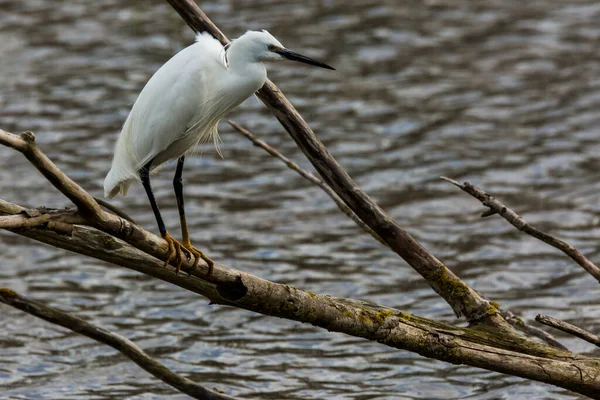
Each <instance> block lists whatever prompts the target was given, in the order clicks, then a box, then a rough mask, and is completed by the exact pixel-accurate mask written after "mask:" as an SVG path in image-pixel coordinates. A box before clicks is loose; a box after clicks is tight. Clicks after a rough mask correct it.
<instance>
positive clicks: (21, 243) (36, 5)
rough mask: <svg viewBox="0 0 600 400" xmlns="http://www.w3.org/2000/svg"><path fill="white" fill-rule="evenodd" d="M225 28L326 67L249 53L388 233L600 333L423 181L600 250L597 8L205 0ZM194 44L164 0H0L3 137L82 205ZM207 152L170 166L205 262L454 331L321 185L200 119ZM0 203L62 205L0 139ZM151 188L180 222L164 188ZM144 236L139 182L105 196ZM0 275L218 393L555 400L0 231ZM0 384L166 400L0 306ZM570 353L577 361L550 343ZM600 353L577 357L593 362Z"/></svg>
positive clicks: (148, 382)
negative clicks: (400, 233) (35, 148)
mask: <svg viewBox="0 0 600 400" xmlns="http://www.w3.org/2000/svg"><path fill="white" fill-rule="evenodd" d="M201 6H202V8H203V10H204V11H205V12H207V13H208V14H209V16H210V17H211V18H212V19H213V20H214V21H215V22H216V23H217V24H218V25H219V26H220V27H221V28H222V29H223V30H224V31H225V32H226V33H227V34H228V35H229V36H230V37H236V36H238V35H239V34H241V33H243V32H244V31H245V30H246V29H262V28H265V29H268V30H269V31H270V32H271V33H273V34H274V35H275V36H276V37H278V38H279V39H280V40H281V42H282V43H283V44H284V45H286V46H287V47H289V48H291V49H294V50H297V51H301V52H304V53H306V54H308V55H310V56H313V57H315V58H319V59H323V61H325V62H327V63H329V64H332V65H334V66H336V67H337V69H338V70H337V72H335V73H332V72H330V71H326V70H320V69H311V68H308V67H305V66H302V65H299V64H292V63H279V64H277V65H269V66H268V70H269V76H270V77H271V79H272V80H273V81H275V82H276V83H277V84H278V85H280V87H281V88H282V90H283V91H284V92H285V93H286V94H287V95H288V96H289V97H290V99H291V100H292V101H293V103H294V104H295V105H296V106H297V107H298V109H299V110H300V112H301V113H302V114H303V115H304V117H305V119H306V120H307V121H309V122H310V124H311V126H312V127H313V128H314V129H315V131H316V132H317V134H318V136H319V137H320V138H321V139H322V140H323V142H324V143H325V144H326V145H327V146H328V147H329V149H330V150H331V152H332V153H333V154H334V155H335V156H336V157H337V159H338V160H339V161H340V162H341V164H342V165H343V166H345V167H346V168H347V169H348V171H349V172H350V173H351V175H352V176H353V177H354V178H355V179H356V180H357V182H359V184H360V185H361V186H362V187H363V188H365V189H366V190H367V192H368V193H369V194H371V195H372V196H373V197H374V198H375V199H376V200H377V201H378V202H379V203H380V204H381V205H382V207H384V208H385V209H386V210H387V211H388V212H389V213H390V214H391V215H392V216H393V217H394V218H395V219H396V221H398V223H399V224H400V225H402V226H403V227H404V228H406V229H407V230H408V231H409V232H411V233H412V234H414V235H415V236H416V237H417V238H418V239H419V240H420V241H422V242H423V243H424V244H425V246H426V247H427V248H428V249H429V250H431V251H432V252H433V253H434V254H435V255H437V256H438V257H440V258H441V259H442V260H443V261H445V262H446V263H447V265H448V266H450V267H451V269H452V270H453V271H455V272H456V273H457V274H459V275H460V276H461V277H462V278H463V279H465V280H466V281H467V282H468V283H469V284H470V285H472V286H473V287H474V288H476V289H478V290H479V291H481V292H482V293H484V294H485V295H487V296H488V297H490V298H492V299H494V300H496V301H499V302H500V303H501V304H502V305H504V306H505V307H507V308H510V309H512V310H513V311H515V312H518V313H520V314H521V315H522V316H523V317H525V318H527V319H532V318H533V317H534V316H535V315H536V314H537V313H546V314H551V315H553V316H556V317H559V318H562V319H567V320H569V321H571V322H574V323H578V324H581V325H583V326H585V327H587V328H588V329H590V330H592V331H596V332H598V331H599V330H600V308H599V307H598V303H599V298H600V291H599V289H598V284H597V282H596V283H595V282H594V280H593V279H592V278H591V277H590V276H589V275H587V274H586V273H585V272H583V271H582V270H581V268H579V267H578V266H576V265H574V264H573V263H572V262H570V260H568V259H566V258H565V257H564V256H563V255H561V254H560V253H558V252H557V251H555V250H554V249H552V248H549V247H547V246H546V245H543V244H541V243H540V242H538V241H536V240H534V239H531V238H528V237H526V236H524V235H523V234H521V233H519V232H517V231H516V230H515V229H514V228H512V227H511V226H509V225H508V224H507V223H506V222H505V221H503V220H500V219H499V218H487V219H480V218H479V213H480V212H481V210H482V207H481V206H480V205H479V204H478V203H477V202H476V201H475V200H474V199H472V198H470V197H469V196H467V195H466V194H464V193H462V192H460V191H458V190H457V189H456V188H454V187H451V186H450V185H448V184H446V183H444V182H441V181H440V179H439V178H438V177H439V176H440V175H447V176H450V177H454V178H457V179H461V180H472V181H474V182H476V183H478V184H480V185H481V186H482V187H484V188H485V189H486V190H488V191H489V192H491V193H493V194H495V195H497V196H499V197H501V199H502V200H504V201H505V202H506V203H507V204H509V205H512V206H513V207H514V208H515V210H517V211H518V212H520V213H522V214H523V215H524V216H525V217H526V218H527V219H528V220H529V221H530V222H534V223H536V224H537V225H538V226H539V227H541V228H543V229H545V230H548V231H549V232H552V233H554V234H556V235H559V236H560V237H562V238H564V239H567V240H568V241H570V242H571V243H573V244H574V245H576V246H578V247H579V248H581V249H582V250H583V251H584V252H585V253H586V254H588V255H589V256H590V257H591V258H592V259H593V260H596V261H597V260H599V259H600V254H599V252H598V240H599V238H600V229H599V227H598V225H599V221H600V219H599V217H600V174H599V173H598V170H599V169H600V157H599V156H598V154H599V153H600V140H599V139H598V138H599V125H600V116H599V115H600V113H599V111H598V110H599V108H600V56H599V55H598V54H599V53H598V48H599V45H600V25H599V24H598V21H599V18H600V4H599V3H597V2H595V1H592V0H579V1H568V2H564V1H552V0H546V1H510V0H509V1H507V0H485V1H484V0H482V1H466V0H465V1H453V2H444V1H437V0H432V1H406V2H400V1H395V0H394V1H392V0H389V1H385V0H381V1H375V0H372V1H358V0H352V1H348V0H344V1H342V0H329V1H325V0H324V1H309V2H296V1H294V2H292V1H289V2H283V1H255V2H250V1H219V2H206V3H202V4H201ZM192 40H193V35H192V33H191V31H190V30H189V29H188V28H187V27H186V26H185V25H184V23H183V22H182V21H181V19H180V18H179V17H178V16H177V15H176V14H175V12H174V11H173V10H172V9H171V8H170V7H169V6H168V5H167V4H166V2H161V1H153V2H138V1H116V0H98V1H93V2H92V1H83V0H75V1H69V2H65V1H49V0H27V1H20V0H8V1H7V0H3V1H2V0H0V54H1V57H0V77H1V79H0V128H2V129H5V130H8V131H12V132H20V131H24V130H32V131H34V132H36V133H37V138H38V141H39V143H40V146H41V147H42V149H43V150H44V151H45V152H46V153H47V154H48V155H49V156H50V157H51V158H52V159H53V160H54V161H55V162H56V163H57V164H58V165H59V166H60V167H61V168H62V169H63V170H64V171H65V172H67V173H68V174H69V175H70V176H71V177H73V178H74V179H76V180H77V181H78V182H79V183H81V184H82V185H83V186H84V187H85V188H86V189H88V190H89V191H91V192H92V193H94V194H96V195H101V191H102V190H101V185H102V180H103V177H104V175H105V174H106V172H107V170H108V168H109V164H110V158H111V154H112V148H113V145H114V142H115V139H116V135H117V132H118V129H119V127H120V125H121V124H122V122H123V120H124V119H125V117H126V116H127V113H128V111H129V108H130V106H131V103H132V102H133V101H134V100H135V97H136V95H137V93H138V92H139V91H140V90H141V88H142V87H143V85H144V83H145V82H146V80H147V79H148V78H149V77H150V76H151V74H152V73H153V72H154V71H155V70H156V69H158V68H159V66H160V65H161V64H162V63H164V62H165V61H166V60H167V59H168V58H169V57H170V56H171V55H173V54H174V53H175V52H177V51H178V50H179V49H181V48H183V47H184V46H186V45H188V44H189V43H191V42H192ZM232 118H233V119H234V120H236V121H238V122H240V123H243V124H245V125H246V126H248V127H250V128H251V129H252V130H253V131H254V132H255V133H257V134H258V135H260V136H261V137H262V138H263V139H265V140H266V141H268V142H269V143H271V144H272V145H275V146H276V147H277V148H278V149H280V150H281V151H282V152H283V153H285V154H286V155H287V156H289V157H291V158H292V159H294V160H296V161H298V162H299V163H300V164H301V165H303V166H306V167H308V166H309V165H308V162H307V161H305V159H304V157H303V155H302V154H301V152H300V151H299V150H298V149H297V148H296V147H295V144H294V143H293V142H292V140H291V139H290V138H289V137H288V136H287V134H286V133H285V132H284V131H283V129H282V128H281V127H280V126H279V125H278V123H277V122H276V121H275V120H274V119H273V118H272V117H271V116H270V114H269V113H268V111H266V109H265V107H263V106H262V105H261V104H260V103H259V102H258V101H257V100H255V99H250V100H249V101H247V102H246V103H245V104H243V105H242V106H241V107H240V108H239V109H238V110H237V111H235V112H234V113H233V114H232ZM220 131H221V136H222V139H223V145H222V151H223V154H224V159H220V158H219V157H218V155H217V154H216V153H215V151H214V150H213V149H210V148H206V149H205V150H204V151H203V152H202V154H198V155H196V156H193V157H188V163H187V165H186V169H185V173H184V177H185V181H186V194H187V199H186V202H187V207H188V219H189V222H190V223H191V229H192V237H193V238H194V239H195V242H196V243H197V244H198V247H200V248H203V249H205V250H206V251H207V253H208V254H209V255H211V256H212V257H213V258H215V259H216V260H218V261H220V262H223V263H225V264H227V265H231V266H233V267H236V268H241V269H244V270H246V271H248V272H251V273H254V274H257V275H259V276H261V277H264V278H267V279H271V280H275V281H278V282H284V283H287V284H290V285H295V286H298V287H301V288H304V289H307V290H311V291H314V292H318V293H323V294H330V295H335V296H346V297H353V298H360V299H365V300H369V301H373V302H378V303H382V304H385V305H388V306H393V307H397V308H400V309H403V310H405V311H409V312H412V313H416V314H420V315H423V316H427V317H431V318H435V319H438V320H443V321H447V322H455V319H454V316H453V314H452V311H451V310H450V308H449V307H448V306H447V305H446V304H445V303H444V302H443V301H442V300H441V299H440V298H439V297H438V296H436V295H435V294H434V293H433V292H432V290H431V289H430V288H429V287H428V286H427V285H426V284H425V283H424V282H423V280H422V279H421V278H420V277H419V276H418V275H417V274H416V273H415V272H414V271H413V270H412V269H411V268H410V267H409V266H407V265H406V263H404V262H403V261H402V260H400V259H399V258H398V257H397V256H395V255H394V254H393V253H391V252H390V251H389V250H387V249H386V248H384V247H383V246H381V245H379V244H378V243H376V242H375V241H374V240H372V239H371V238H370V237H369V236H368V235H366V234H364V233H363V232H362V231H360V230H359V229H358V228H357V227H356V226H354V224H353V223H352V222H351V221H350V220H349V219H347V218H346V217H345V216H344V215H342V214H340V213H339V212H338V210H337V208H336V207H335V205H334V204H333V203H332V202H331V201H330V200H329V198H327V197H326V195H325V194H324V193H323V192H321V191H320V190H319V189H317V188H315V187H314V186H312V185H311V184H310V183H308V182H306V181H304V180H303V179H302V178H300V177H298V176H297V175H295V173H294V172H292V171H290V170H287V169H286V168H285V167H283V166H282V165H281V164H280V163H279V162H278V161H276V160H275V159H273V158H271V157H270V156H268V155H267V154H266V153H264V152H263V151H261V150H260V149H258V148H256V147H253V146H252V145H251V144H250V143H249V142H248V141H247V140H246V139H245V138H243V137H241V136H239V135H238V134H236V133H234V132H233V131H232V129H231V128H230V127H229V126H228V125H227V124H221V129H220ZM0 168H1V169H0V188H1V190H2V195H1V197H2V198H4V199H6V200H9V201H13V202H16V203H19V204H22V205H26V206H31V207H35V206H40V205H46V206H52V207H63V206H66V205H68V202H67V201H66V200H65V198H64V197H63V196H61V195H60V194H58V193H57V191H56V190H54V189H53V188H51V187H50V185H49V184H48V183H47V182H46V181H45V180H44V179H43V178H42V177H41V176H40V175H39V173H37V172H36V171H35V170H34V169H33V168H32V167H31V166H30V165H29V164H28V163H27V162H26V161H25V160H24V158H23V157H22V156H21V155H19V154H16V153H15V152H13V151H9V150H7V149H4V148H0ZM173 172H174V164H170V165H169V166H168V167H167V168H165V169H164V170H163V171H162V172H161V173H160V174H159V175H158V176H157V177H156V178H155V179H154V180H153V183H154V187H155V189H156V193H157V197H158V201H159V203H160V204H161V206H162V210H163V216H164V217H165V219H166V221H167V225H168V228H169V229H170V230H171V231H173V232H178V218H177V210H176V208H175V200H174V196H173V194H172V188H171V179H172V173H173ZM115 204H117V205H118V206H121V207H123V208H124V209H125V210H127V211H128V212H129V213H130V214H131V215H132V216H133V217H134V218H136V219H137V220H138V222H139V223H141V224H142V225H143V226H144V227H146V228H147V229H151V230H153V231H154V232H156V231H157V228H156V225H155V221H154V217H153V215H152V213H151V210H150V207H149V205H148V202H147V199H146V197H145V194H144V191H143V189H142V188H141V186H135V187H133V188H132V190H131V192H130V195H128V196H127V197H125V198H123V197H121V198H118V199H116V200H115ZM0 241H1V242H2V247H1V248H2V258H1V259H0V266H1V268H0V286H2V287H10V288H12V289H14V290H17V291H20V292H22V293H24V294H27V295H30V296H32V297H34V298H36V299H39V300H43V301H44V302H46V303H48V304H51V305H54V306H56V307H59V308H61V309H65V310H69V311H72V312H74V313H76V314H77V315H79V316H82V317H84V318H86V319H88V320H90V321H92V322H94V323H97V324H99V325H101V326H103V327H105V328H107V329H110V330H114V331H116V332H118V333H120V334H123V335H126V336H128V337H129V338H131V339H133V340H134V341H136V343H138V344H139V345H140V346H141V347H143V348H144V349H146V350H148V351H149V352H150V353H151V354H152V355H154V356H156V357H157V358H158V359H160V360H161V361H163V362H164V363H165V364H167V365H168V366H169V367H170V368H173V369H174V370H176V371H179V372H184V373H186V374H187V376H189V377H190V378H191V379H194V380H196V381H198V382H204V383H206V384H207V385H208V386H209V387H216V388H219V389H221V390H224V391H225V392H227V393H229V394H231V395H234V396H236V397H239V398H246V399H250V398H261V399H263V398H265V399H266V398H270V399H400V398H406V399H434V398H442V399H449V398H471V399H492V398H505V399H532V398H552V399H555V398H576V397H575V396H573V395H569V394H567V393H566V392H564V391H562V390H559V389H556V388H554V387H551V386H547V385H543V384H538V383H533V382H529V381H523V380H521V379H518V378H514V377H507V376H504V375H500V374H496V373H492V372H488V371H484V370H478V369H472V368H468V367H464V366H454V365H449V364H445V363H442V362H437V361H433V360H429V359H424V358H422V357H420V356H417V355H414V354H412V353H407V352H403V351H396V350H392V349H390V348H387V347H384V346H382V345H379V344H376V343H370V342H366V341H364V340H360V339H356V338H352V337H348V336H344V335H341V334H334V333H329V332H326V331H324V330H321V329H317V328H314V327H312V326H309V325H302V324H299V323H295V322H291V321H285V320H279V319H275V318H269V317H265V316H261V315H256V314H252V313H249V312H246V311H241V310H236V309H231V308H226V307H220V306H209V305H208V304H207V301H206V300H205V299H204V298H201V297H199V296H197V295H194V294H192V293H188V292H186V291H184V290H182V289H179V288H177V287H174V286H171V285H169V284H166V283H163V282H160V281H157V280H155V279H152V278H149V277H147V276H143V275H140V274H138V273H135V272H132V271H130V270H127V269H123V268H118V267H115V266H111V265H107V264H104V263H102V262H98V261H94V260H92V259H88V258H83V257H80V256H78V255H74V254H70V253H67V252H65V251H61V250H57V249H54V248H51V247H47V246H41V245H39V244H36V243H34V242H32V241H30V240H27V239H24V238H20V237H17V236H15V235H12V234H7V233H5V232H0ZM0 319H1V323H0V348H1V349H2V351H1V352H0V388H1V392H2V395H1V396H0V397H2V398H14V399H151V398H152V399H158V398H161V399H163V398H164V399H171V398H173V399H175V398H184V396H182V395H178V394H176V393H175V392H174V391H173V390H171V389H170V388H169V387H167V386H166V385H164V384H162V383H161V382H158V381H156V380H155V379H153V378H152V377H150V376H149V375H148V374H147V373H146V372H144V371H142V370H141V369H139V368H138V367H137V366H135V365H134V364H132V363H131V362H129V361H128V360H127V359H125V358H124V357H122V356H120V355H118V354H117V353H116V352H115V351H113V350H112V349H110V348H107V347H105V346H103V345H100V344H97V343H94V342H92V341H91V340H89V339H87V338H83V337H81V336H78V335H75V334H72V333H69V332H66V331H65V330H64V329H61V328H57V327H55V326H52V325H50V324H48V323H45V322H43V321H41V320H37V319H35V318H33V317H30V316H28V315H25V314H23V313H21V312H19V311H16V310H13V309H10V308H8V307H5V306H0ZM563 343H564V344H566V345H567V346H568V347H569V348H570V349H572V350H573V351H578V352H589V351H592V349H591V347H590V346H588V345H586V344H585V343H582V342H580V341H577V340H574V339H571V338H563ZM596 354H597V352H596Z"/></svg>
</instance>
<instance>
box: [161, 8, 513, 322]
mask: <svg viewBox="0 0 600 400" xmlns="http://www.w3.org/2000/svg"><path fill="white" fill-rule="evenodd" d="M167 1H168V3H169V4H171V6H172V7H173V8H174V9H175V10H176V11H177V12H178V13H179V15H180V16H181V17H182V18H183V20H184V21H185V22H186V23H187V24H188V25H189V26H190V28H192V30H194V31H195V32H205V31H206V32H209V33H210V34H211V35H213V36H214V37H215V38H217V39H218V40H219V41H221V43H222V44H224V45H225V44H227V43H228V42H229V40H228V39H227V37H226V36H225V35H224V34H223V33H222V32H221V31H220V30H219V29H218V28H217V27H216V25H215V24H214V23H213V22H212V21H211V20H210V19H209V18H208V17H207V16H206V14H204V12H202V10H201V9H200V8H199V7H198V5H196V3H195V2H194V1H193V0H167ZM257 96H258V98H259V99H260V100H261V101H262V102H263V103H264V104H265V105H266V106H267V108H269V110H270V111H271V112H272V113H273V115H274V116H275V118H277V120H278V121H279V122H280V123H281V124H282V125H283V127H284V128H285V130H286V131H287V132H288V134H289V135H290V136H291V137H292V139H294V141H295V142H296V144H297V145H298V147H299V148H300V149H301V150H302V152H303V153H304V154H305V155H306V157H307V158H308V160H309V161H310V162H311V163H312V165H313V166H314V167H315V169H316V170H317V172H318V173H319V175H321V177H322V178H323V181H324V182H325V183H327V185H329V186H330V187H331V188H332V189H333V190H334V191H335V193H336V194H337V195H338V196H339V197H340V198H341V199H342V200H343V201H344V202H345V203H346V205H347V206H348V207H349V208H350V209H351V210H352V211H353V212H354V213H355V214H356V215H357V216H358V217H359V218H360V219H361V220H362V221H363V222H364V223H365V224H367V225H368V226H369V227H370V228H371V229H372V230H373V231H374V232H375V233H377V235H378V236H379V237H380V238H381V239H383V241H384V242H385V243H386V244H387V245H388V246H389V247H390V248H391V249H392V250H393V251H394V252H396V253H397V254H398V255H399V256H400V257H402V258H403V259H404V260H405V261H406V262H407V263H408V264H409V265H410V266H411V267H413V268H414V269H415V270H416V271H417V272H418V273H419V274H421V276H423V278H425V280H426V281H427V283H428V284H429V286H431V288H432V289H433V290H434V291H435V292H436V293H438V294H439V295H440V296H441V297H442V298H443V299H444V300H445V301H446V302H447V303H448V304H449V305H450V306H451V307H452V309H453V310H454V313H455V314H456V315H457V316H458V317H460V316H463V315H464V316H465V318H466V319H467V320H468V321H469V322H473V321H478V322H479V323H487V324H490V325H494V326H497V327H501V328H503V329H506V330H507V334H510V332H511V331H512V328H511V327H510V325H508V324H507V323H506V321H504V319H503V318H502V317H501V316H500V315H499V314H498V310H496V308H495V307H494V306H493V305H491V304H490V302H489V301H487V300H486V299H485V298H483V297H482V296H481V295H479V293H477V291H475V290H473V289H472V288H471V287H469V286H468V285H467V284H466V283H465V282H463V281H462V280H461V279H460V278H459V277H458V276H456V275H455V274H454V273H453V272H452V271H450V270H449V269H448V268H447V267H446V266H445V265H444V264H443V263H442V262H441V261H440V260H438V259H437V258H435V257H434V256H433V255H432V254H431V253H430V252H428V251H427V249H425V248H424V247H423V246H422V245H421V244H420V243H419V242H417V241H416V240H415V239H414V238H413V237H412V236H411V235H410V234H409V233H408V232H406V231H405V230H404V229H402V228H401V227H400V226H398V224H396V222H394V221H393V220H392V219H391V218H390V217H389V216H388V215H387V214H386V213H385V212H384V211H383V210H382V209H381V208H380V207H379V206H378V205H377V204H376V203H375V202H374V201H373V200H372V199H371V198H370V197H369V196H368V195H367V194H366V193H365V192H364V191H363V190H362V189H361V188H360V187H359V186H358V185H357V184H356V183H355V182H354V181H353V180H352V178H351V177H350V176H349V175H348V173H347V172H346V171H345V170H344V169H343V168H342V167H341V166H340V165H339V164H338V162H337V161H336V160H335V158H333V156H332V155H331V153H329V150H327V148H326V147H325V146H324V145H323V143H321V141H320V140H319V139H318V138H317V137H316V135H315V133H314V132H313V131H312V129H311V128H310V127H309V126H308V124H307V123H306V122H305V121H304V119H303V118H302V116H301V115H300V114H299V113H298V111H297V110H296V109H295V108H294V106H293V105H292V104H291V103H290V102H289V100H288V99H287V98H286V97H285V96H284V95H283V94H282V93H281V91H280V90H279V88H278V87H277V86H275V85H274V84H273V83H272V82H271V81H270V80H268V79H267V82H266V83H265V85H264V86H263V87H262V88H261V89H260V90H259V91H258V92H257Z"/></svg>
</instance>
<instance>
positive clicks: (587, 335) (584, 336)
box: [535, 314, 600, 347]
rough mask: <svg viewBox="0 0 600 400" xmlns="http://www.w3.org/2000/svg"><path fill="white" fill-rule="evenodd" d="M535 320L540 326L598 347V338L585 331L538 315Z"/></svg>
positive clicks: (599, 341) (555, 319)
mask: <svg viewBox="0 0 600 400" xmlns="http://www.w3.org/2000/svg"><path fill="white" fill-rule="evenodd" d="M535 320H536V321H537V322H539V323H540V324H544V325H548V326H551V327H553V328H556V329H558V330H561V331H563V332H566V333H569V334H571V335H573V336H577V337H578V338H580V339H583V340H585V341H586V342H589V343H591V344H593V345H596V346H598V347H600V337H598V336H596V335H594V334H593V333H591V332H588V331H586V330H585V329H581V328H580V327H578V326H575V325H573V324H570V323H568V322H565V321H561V320H560V319H557V318H554V317H550V316H549V315H544V314H538V315H537V316H536V317H535Z"/></svg>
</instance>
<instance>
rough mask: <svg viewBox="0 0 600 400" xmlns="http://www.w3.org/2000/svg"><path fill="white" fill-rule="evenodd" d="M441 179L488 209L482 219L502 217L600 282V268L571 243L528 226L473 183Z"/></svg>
mask: <svg viewBox="0 0 600 400" xmlns="http://www.w3.org/2000/svg"><path fill="white" fill-rule="evenodd" d="M441 178H442V179H443V180H445V181H446V182H450V183H451V184H453V185H454V186H457V187H458V188H460V189H461V190H462V191H463V192H465V193H468V194H470V195H471V196H473V197H475V198H476V199H477V200H479V201H480V202H481V203H482V204H483V205H484V206H486V207H488V208H489V210H488V211H486V212H484V213H483V214H482V215H481V216H482V217H489V216H492V215H494V214H498V215H500V216H501V217H502V218H504V219H505V220H507V221H508V222H509V223H510V224H511V225H512V226H514V227H515V228H517V229H518V230H520V231H523V232H525V233H527V234H528V235H531V236H533V237H534V238H536V239H539V240H541V241H542V242H544V243H547V244H549V245H550V246H552V247H555V248H557V249H559V250H560V251H562V252H563V253H565V254H566V255H567V256H569V257H570V258H571V259H572V260H573V261H575V262H576V263H577V264H579V265H580V266H581V267H582V268H583V269H584V270H586V271H587V272H588V273H589V274H590V275H592V276H593V277H594V278H596V280H597V281H598V282H600V268H598V267H597V266H596V264H594V263H593V262H591V261H590V260H588V259H587V258H586V257H585V256H584V255H583V254H581V252H580V251H579V250H577V249H576V248H575V247H573V246H571V245H570V244H569V243H567V242H565V241H562V240H560V239H557V238H555V237H554V236H552V235H549V234H547V233H545V232H542V231H540V230H539V229H537V228H536V227H534V226H532V225H530V224H528V223H527V222H526V221H525V220H524V219H523V218H522V217H521V216H520V215H519V214H517V213H516V212H514V211H513V210H511V209H510V208H508V207H507V206H505V205H504V204H503V203H501V202H500V201H499V200H498V199H496V198H494V197H492V196H491V195H490V194H488V193H486V192H485V191H484V190H482V189H480V188H478V187H477V186H475V185H473V184H472V183H471V182H465V183H463V184H461V183H460V182H457V181H455V180H454V179H450V178H447V177H445V176H442V177H441Z"/></svg>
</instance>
